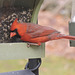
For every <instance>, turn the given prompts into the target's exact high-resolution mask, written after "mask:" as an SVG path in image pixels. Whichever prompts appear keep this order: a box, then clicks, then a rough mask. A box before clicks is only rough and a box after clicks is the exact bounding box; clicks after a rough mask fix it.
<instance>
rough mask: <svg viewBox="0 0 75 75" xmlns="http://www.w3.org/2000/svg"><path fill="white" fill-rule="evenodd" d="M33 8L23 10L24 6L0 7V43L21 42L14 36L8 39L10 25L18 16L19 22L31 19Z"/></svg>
mask: <svg viewBox="0 0 75 75" xmlns="http://www.w3.org/2000/svg"><path fill="white" fill-rule="evenodd" d="M32 12H33V9H28V10H25V8H23V7H22V8H15V7H9V8H0V43H11V42H22V41H21V40H20V39H19V38H17V39H16V37H14V38H12V39H10V37H9V36H10V27H11V25H12V23H13V22H14V20H15V19H16V18H18V21H19V22H21V23H22V22H27V23H29V22H30V21H31V17H32Z"/></svg>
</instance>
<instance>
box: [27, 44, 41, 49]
mask: <svg viewBox="0 0 75 75" xmlns="http://www.w3.org/2000/svg"><path fill="white" fill-rule="evenodd" d="M40 45H41V44H38V43H27V47H28V48H29V47H30V46H40Z"/></svg>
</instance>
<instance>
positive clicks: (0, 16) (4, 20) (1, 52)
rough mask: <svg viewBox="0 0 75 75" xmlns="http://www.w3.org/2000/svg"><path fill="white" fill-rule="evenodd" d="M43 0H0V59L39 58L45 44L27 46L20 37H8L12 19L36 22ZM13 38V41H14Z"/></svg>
mask: <svg viewBox="0 0 75 75" xmlns="http://www.w3.org/2000/svg"><path fill="white" fill-rule="evenodd" d="M42 2H43V0H0V60H8V59H25V58H41V57H44V56H45V48H44V47H45V46H44V44H42V45H41V46H39V47H37V46H31V47H29V48H28V47H27V43H25V42H22V41H21V40H20V39H17V40H16V39H12V40H10V38H9V33H10V32H9V31H10V27H11V24H12V23H13V21H14V20H15V19H16V18H18V21H19V22H31V23H37V18H38V12H39V9H40V6H41V4H42ZM14 40H15V41H14Z"/></svg>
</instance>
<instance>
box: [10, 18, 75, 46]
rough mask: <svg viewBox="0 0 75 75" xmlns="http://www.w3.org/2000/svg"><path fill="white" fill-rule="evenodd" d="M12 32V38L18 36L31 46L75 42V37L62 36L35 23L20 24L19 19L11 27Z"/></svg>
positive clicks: (49, 28)
mask: <svg viewBox="0 0 75 75" xmlns="http://www.w3.org/2000/svg"><path fill="white" fill-rule="evenodd" d="M10 30H11V33H10V38H11V37H13V36H16V35H17V36H18V37H20V39H21V40H22V41H26V42H29V43H30V44H34V43H35V44H36V45H39V46H40V45H41V43H44V42H46V41H50V40H58V39H70V40H75V36H69V35H64V34H61V33H60V32H58V31H57V30H55V29H53V28H51V27H47V26H40V25H38V24H33V23H19V22H18V19H17V18H16V19H15V21H14V22H13V24H12V25H11V28H10Z"/></svg>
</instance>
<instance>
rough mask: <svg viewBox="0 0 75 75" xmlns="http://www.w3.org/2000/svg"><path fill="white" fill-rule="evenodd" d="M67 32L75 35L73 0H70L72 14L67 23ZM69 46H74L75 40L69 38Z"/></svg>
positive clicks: (74, 1) (74, 0)
mask: <svg viewBox="0 0 75 75" xmlns="http://www.w3.org/2000/svg"><path fill="white" fill-rule="evenodd" d="M69 34H70V35H72V36H75V0H72V15H71V22H70V23H69ZM70 46H71V47H75V41H73V40H70Z"/></svg>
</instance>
